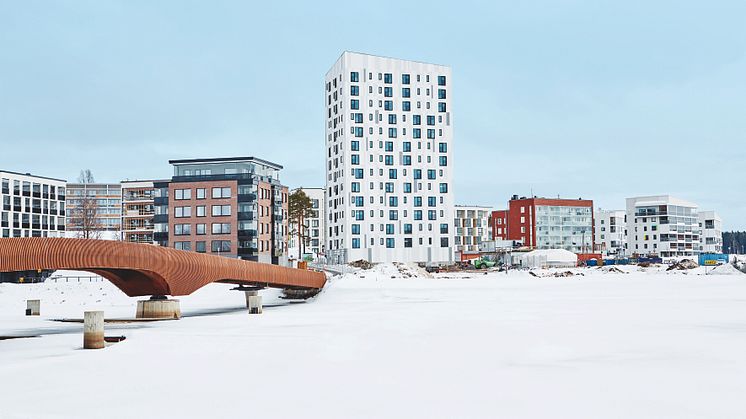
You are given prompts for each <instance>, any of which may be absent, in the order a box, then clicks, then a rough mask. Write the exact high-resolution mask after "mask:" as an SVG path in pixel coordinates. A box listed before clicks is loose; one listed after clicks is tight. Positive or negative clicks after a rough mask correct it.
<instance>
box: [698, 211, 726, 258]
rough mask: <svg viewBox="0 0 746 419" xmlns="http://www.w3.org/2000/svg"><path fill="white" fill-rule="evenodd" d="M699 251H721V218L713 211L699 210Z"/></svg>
mask: <svg viewBox="0 0 746 419" xmlns="http://www.w3.org/2000/svg"><path fill="white" fill-rule="evenodd" d="M697 214H698V218H699V228H700V230H701V231H702V234H701V235H700V236H699V251H700V252H702V253H723V220H722V219H721V218H720V216H719V215H718V213H716V212H715V211H699V212H698V213H697Z"/></svg>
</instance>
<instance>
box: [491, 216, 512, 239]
mask: <svg viewBox="0 0 746 419" xmlns="http://www.w3.org/2000/svg"><path fill="white" fill-rule="evenodd" d="M490 230H491V234H492V236H491V238H492V240H507V239H508V210H496V211H492V214H490Z"/></svg>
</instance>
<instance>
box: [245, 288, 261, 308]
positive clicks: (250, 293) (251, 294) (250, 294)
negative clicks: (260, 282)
mask: <svg viewBox="0 0 746 419" xmlns="http://www.w3.org/2000/svg"><path fill="white" fill-rule="evenodd" d="M244 294H245V295H246V308H248V309H251V302H250V299H251V297H256V296H257V295H259V291H244Z"/></svg>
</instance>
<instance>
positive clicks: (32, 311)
mask: <svg viewBox="0 0 746 419" xmlns="http://www.w3.org/2000/svg"><path fill="white" fill-rule="evenodd" d="M40 310H41V300H26V315H27V316H38V315H39V312H40Z"/></svg>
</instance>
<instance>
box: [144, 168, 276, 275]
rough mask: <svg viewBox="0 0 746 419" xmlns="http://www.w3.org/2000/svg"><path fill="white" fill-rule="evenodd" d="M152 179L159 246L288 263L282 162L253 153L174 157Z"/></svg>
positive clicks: (155, 223) (267, 261)
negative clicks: (169, 171) (168, 169)
mask: <svg viewBox="0 0 746 419" xmlns="http://www.w3.org/2000/svg"><path fill="white" fill-rule="evenodd" d="M169 163H170V164H171V165H173V168H174V176H173V177H172V178H171V180H170V181H164V182H154V183H153V186H154V188H155V198H154V205H155V216H154V225H155V226H154V228H155V233H154V241H155V242H156V243H157V244H159V245H161V246H169V247H173V248H175V249H180V250H188V251H194V252H200V253H211V254H215V255H220V256H227V257H233V258H241V259H247V260H253V261H257V262H264V263H274V264H283V265H285V264H287V237H288V224H287V223H288V216H287V211H288V188H287V187H286V186H283V185H282V184H281V183H280V178H279V174H280V170H281V169H282V166H280V165H278V164H275V163H272V162H269V161H266V160H262V159H258V158H255V157H228V158H208V159H186V160H170V161H169Z"/></svg>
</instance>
